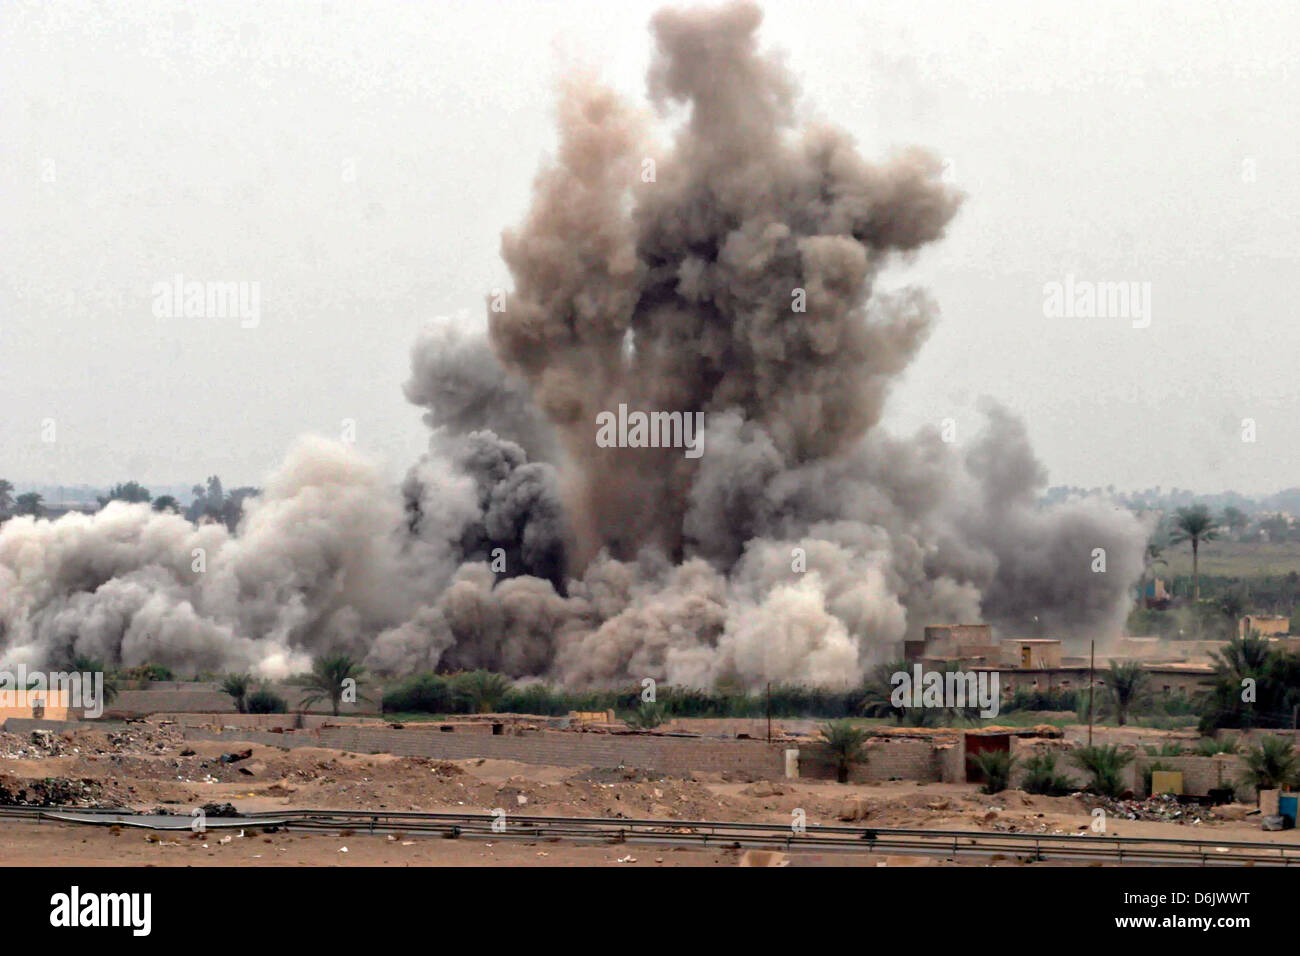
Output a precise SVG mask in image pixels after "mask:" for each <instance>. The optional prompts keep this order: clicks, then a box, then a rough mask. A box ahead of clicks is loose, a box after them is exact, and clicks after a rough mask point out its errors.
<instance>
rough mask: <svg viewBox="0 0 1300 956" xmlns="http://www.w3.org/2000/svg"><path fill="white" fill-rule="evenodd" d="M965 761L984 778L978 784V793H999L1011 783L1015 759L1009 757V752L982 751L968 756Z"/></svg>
mask: <svg viewBox="0 0 1300 956" xmlns="http://www.w3.org/2000/svg"><path fill="white" fill-rule="evenodd" d="M966 759H967V761H969V762H970V763H971V764H973V765H974V766H975V768H976V769H977V770H979V772H980V776H982V777H983V778H984V782H983V783H982V784H980V793H1001V792H1002V791H1003V790H1005V789H1007V786H1008V785H1009V784H1010V783H1011V773H1012V771H1013V770H1015V766H1016V758H1015V757H1013V756H1011V751H1009V750H982V751H980V752H979V753H976V754H970V755H969V756H968V757H967V758H966Z"/></svg>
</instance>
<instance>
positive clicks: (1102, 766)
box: [1070, 744, 1136, 797]
mask: <svg viewBox="0 0 1300 956" xmlns="http://www.w3.org/2000/svg"><path fill="white" fill-rule="evenodd" d="M1134 756H1136V755H1135V753H1134V752H1133V751H1132V750H1120V749H1119V745H1118V744H1111V745H1110V746H1109V747H1107V746H1103V745H1100V744H1099V745H1097V746H1095V747H1075V748H1074V749H1073V750H1071V751H1070V762H1071V763H1073V764H1074V765H1075V766H1077V767H1079V768H1080V769H1082V770H1085V771H1087V772H1088V774H1089V775H1090V776H1091V777H1092V782H1091V783H1090V784H1089V788H1090V789H1091V790H1092V792H1093V793H1096V794H1100V795H1101V796H1103V797H1118V796H1119V795H1120V794H1121V793H1123V792H1124V784H1123V782H1122V781H1121V780H1120V778H1119V775H1120V773H1121V772H1122V771H1123V769H1124V768H1125V767H1127V766H1128V765H1129V764H1130V763H1132V762H1133V758H1134Z"/></svg>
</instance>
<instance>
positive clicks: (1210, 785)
mask: <svg viewBox="0 0 1300 956" xmlns="http://www.w3.org/2000/svg"><path fill="white" fill-rule="evenodd" d="M1042 749H1044V747H1043V745H1042V744H1040V743H1037V742H1036V741H1033V740H1020V739H1017V738H1015V737H1013V738H1012V739H1011V752H1012V753H1013V754H1015V755H1016V757H1017V758H1018V763H1017V767H1016V770H1015V773H1014V774H1013V775H1012V780H1013V781H1014V783H1013V785H1014V786H1016V787H1019V786H1020V785H1021V783H1022V781H1023V780H1024V774H1025V769H1024V763H1025V761H1026V760H1027V759H1028V758H1029V757H1031V756H1033V755H1034V753H1035V752H1037V751H1039V750H1042ZM1051 749H1052V751H1053V752H1055V753H1056V755H1057V757H1056V771H1057V773H1058V774H1061V775H1062V776H1065V777H1067V778H1068V779H1069V780H1070V781H1071V782H1072V783H1074V784H1075V785H1076V786H1079V787H1082V786H1084V785H1085V784H1086V783H1087V782H1088V781H1089V780H1090V779H1091V778H1090V776H1089V774H1088V773H1087V772H1085V771H1083V770H1080V769H1079V768H1078V767H1076V766H1075V765H1074V763H1073V761H1071V760H1070V759H1069V752H1070V750H1071V749H1073V748H1069V747H1052V748H1051ZM1153 763H1159V764H1162V765H1163V766H1165V767H1167V768H1168V769H1170V770H1176V771H1180V772H1181V773H1182V775H1183V792H1184V793H1187V794H1191V795H1193V796H1198V797H1203V796H1206V795H1207V794H1208V793H1209V792H1210V790H1211V789H1214V788H1216V787H1218V786H1220V783H1219V781H1220V780H1222V781H1223V783H1222V785H1223V786H1226V787H1235V786H1237V782H1238V781H1239V780H1240V779H1241V775H1242V773H1243V771H1244V770H1245V764H1244V763H1243V762H1242V760H1241V758H1240V757H1237V756H1235V755H1223V756H1219V757H1197V756H1181V757H1152V756H1148V755H1147V754H1145V753H1142V754H1139V755H1138V756H1137V758H1136V759H1135V760H1134V761H1133V762H1132V763H1130V764H1129V765H1128V766H1127V767H1125V768H1124V770H1123V771H1122V772H1121V774H1120V779H1121V780H1122V781H1123V782H1124V786H1125V787H1127V788H1129V789H1130V790H1132V791H1133V792H1134V793H1138V794H1145V791H1144V790H1143V789H1142V777H1143V771H1144V770H1145V769H1146V768H1147V767H1148V766H1150V765H1151V764H1153ZM1220 768H1222V777H1220ZM1254 796H1255V793H1254V790H1253V789H1251V788H1248V787H1247V788H1240V787H1239V788H1238V791H1237V798H1238V799H1240V800H1253V799H1254Z"/></svg>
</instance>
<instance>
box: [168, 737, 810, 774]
mask: <svg viewBox="0 0 1300 956" xmlns="http://www.w3.org/2000/svg"><path fill="white" fill-rule="evenodd" d="M185 736H186V738H187V739H191V740H220V741H230V742H231V743H235V742H240V741H247V742H251V743H261V744H267V745H269V746H275V747H326V748H330V749H334V750H347V751H351V752H353V753H392V754H398V755H401V756H410V757H429V758H432V759H435V760H464V759H469V758H473V757H486V758H489V759H493V760H516V761H519V762H520V763H528V764H545V765H550V766H559V767H584V766H592V767H616V766H618V765H619V764H622V765H623V766H625V767H631V768H634V769H638V770H655V771H659V772H661V773H665V774H672V775H682V776H684V775H687V774H690V773H692V772H694V771H715V772H734V773H737V774H747V775H750V776H752V777H755V778H765V779H778V778H780V777H782V776H783V775H784V757H783V752H784V749H785V748H784V747H783V746H780V745H778V744H772V745H768V744H767V743H765V742H763V741H759V740H694V739H689V738H680V737H654V736H640V735H621V734H580V733H545V732H538V733H536V734H525V735H518V736H508V735H501V736H493V735H491V734H461V733H442V732H439V731H436V730H434V731H430V730H427V729H421V728H417V727H407V728H403V729H402V730H393V729H391V728H370V727H362V726H356V727H325V728H321V729H318V730H309V731H286V732H285V733H282V734H277V733H268V732H265V731H259V730H236V731H216V730H211V729H208V728H186V729H185Z"/></svg>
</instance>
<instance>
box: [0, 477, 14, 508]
mask: <svg viewBox="0 0 1300 956" xmlns="http://www.w3.org/2000/svg"><path fill="white" fill-rule="evenodd" d="M13 492H14V483H13V482H12V481H8V480H6V479H4V478H0V514H7V513H8V512H9V509H10V508H12V507H13V506H14V494H13Z"/></svg>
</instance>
